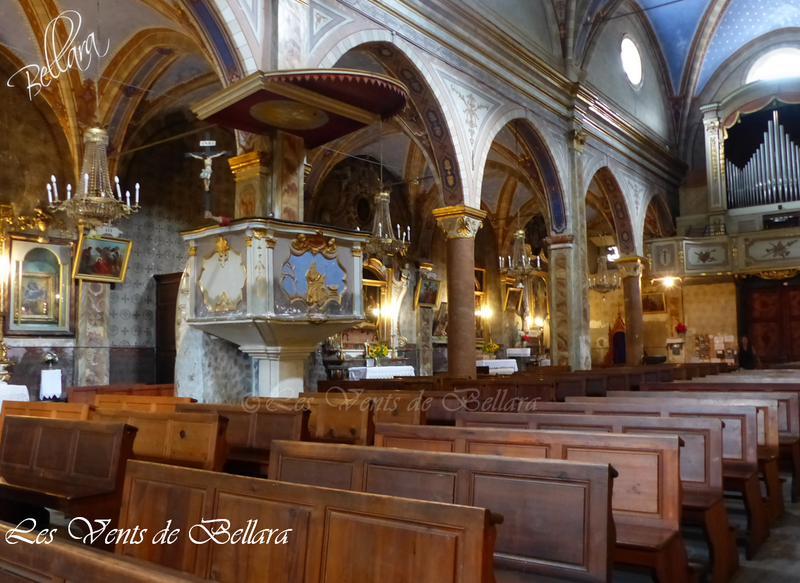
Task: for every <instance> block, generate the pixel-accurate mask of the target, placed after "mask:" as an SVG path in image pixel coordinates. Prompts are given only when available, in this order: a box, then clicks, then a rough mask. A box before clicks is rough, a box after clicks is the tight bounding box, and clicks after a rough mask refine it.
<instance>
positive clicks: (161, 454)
mask: <svg viewBox="0 0 800 583" xmlns="http://www.w3.org/2000/svg"><path fill="white" fill-rule="evenodd" d="M92 420H93V421H95V422H97V421H100V422H106V423H109V422H110V423H127V424H128V425H132V426H134V427H137V428H138V429H139V432H138V434H137V436H136V441H135V442H134V444H133V453H134V456H135V458H136V459H139V460H148V461H157V462H160V463H164V464H172V465H179V466H186V467H190V468H200V469H204V470H211V471H216V472H221V471H222V469H223V468H224V466H225V458H226V456H227V453H228V444H227V441H226V437H225V433H226V429H227V427H228V419H227V418H226V417H222V416H220V415H215V414H212V413H162V412H158V413H150V412H148V411H124V410H119V409H97V410H96V411H95V413H94V415H93V417H92Z"/></svg>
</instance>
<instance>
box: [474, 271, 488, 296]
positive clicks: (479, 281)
mask: <svg viewBox="0 0 800 583" xmlns="http://www.w3.org/2000/svg"><path fill="white" fill-rule="evenodd" d="M485 291H486V270H485V269H481V268H480V267H476V268H475V293H483V292H485Z"/></svg>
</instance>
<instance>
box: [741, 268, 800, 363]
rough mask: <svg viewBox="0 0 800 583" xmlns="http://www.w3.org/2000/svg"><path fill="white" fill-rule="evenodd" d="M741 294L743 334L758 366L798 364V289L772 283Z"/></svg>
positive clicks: (799, 300)
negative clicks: (743, 301) (785, 363)
mask: <svg viewBox="0 0 800 583" xmlns="http://www.w3.org/2000/svg"><path fill="white" fill-rule="evenodd" d="M745 293H746V294H747V297H746V302H745V310H746V316H749V318H748V319H749V322H748V326H747V327H746V328H745V330H747V333H748V336H749V338H750V342H751V343H752V345H753V348H754V349H755V351H756V354H757V355H758V357H759V358H760V359H761V362H763V363H777V362H794V361H800V286H797V285H783V284H782V283H780V282H775V284H774V285H773V286H770V287H758V288H753V289H749V290H747V291H746V292H745Z"/></svg>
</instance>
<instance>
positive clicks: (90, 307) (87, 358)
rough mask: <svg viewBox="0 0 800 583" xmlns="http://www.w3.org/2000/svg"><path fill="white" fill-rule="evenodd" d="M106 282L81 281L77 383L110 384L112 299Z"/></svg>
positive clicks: (80, 385) (76, 346)
mask: <svg viewBox="0 0 800 583" xmlns="http://www.w3.org/2000/svg"><path fill="white" fill-rule="evenodd" d="M110 300H111V286H110V285H109V284H107V283H97V282H81V285H80V295H79V296H78V301H79V302H80V303H79V306H80V308H79V314H80V319H79V320H78V337H77V339H76V342H75V385H76V386H79V387H83V386H90V385H107V384H109V344H110V342H109V338H108V327H109V325H110V317H109V313H108V312H109V303H110Z"/></svg>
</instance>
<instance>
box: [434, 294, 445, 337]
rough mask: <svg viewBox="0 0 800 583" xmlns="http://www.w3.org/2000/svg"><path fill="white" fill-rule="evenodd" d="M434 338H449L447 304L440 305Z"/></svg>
mask: <svg viewBox="0 0 800 583" xmlns="http://www.w3.org/2000/svg"><path fill="white" fill-rule="evenodd" d="M433 335H434V336H439V337H442V336H447V302H442V303H441V304H439V310H438V311H437V312H436V321H435V322H434V323H433Z"/></svg>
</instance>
